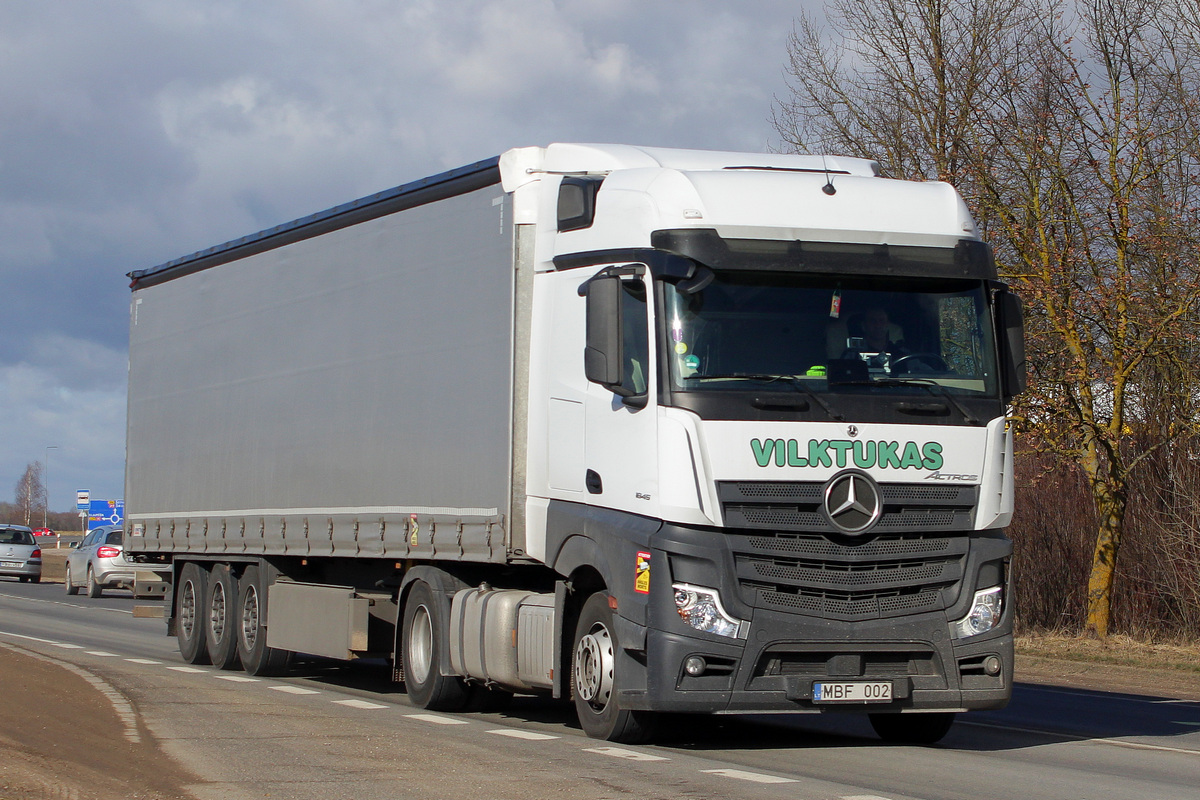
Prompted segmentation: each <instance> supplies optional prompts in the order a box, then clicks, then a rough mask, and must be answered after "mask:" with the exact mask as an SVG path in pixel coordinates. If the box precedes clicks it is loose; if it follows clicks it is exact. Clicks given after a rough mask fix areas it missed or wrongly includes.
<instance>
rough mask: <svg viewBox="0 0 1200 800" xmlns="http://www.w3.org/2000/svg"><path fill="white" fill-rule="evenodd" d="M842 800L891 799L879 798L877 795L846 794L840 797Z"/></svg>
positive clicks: (886, 798)
mask: <svg viewBox="0 0 1200 800" xmlns="http://www.w3.org/2000/svg"><path fill="white" fill-rule="evenodd" d="M842 800H891V798H888V797H880V796H879V795H877V794H847V795H842Z"/></svg>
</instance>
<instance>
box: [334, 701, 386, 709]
mask: <svg viewBox="0 0 1200 800" xmlns="http://www.w3.org/2000/svg"><path fill="white" fill-rule="evenodd" d="M330 702H333V703H337V704H338V705H339V706H349V707H350V708H365V709H373V708H388V706H385V705H380V704H379V703H368V702H367V701H366V700H332V701H330Z"/></svg>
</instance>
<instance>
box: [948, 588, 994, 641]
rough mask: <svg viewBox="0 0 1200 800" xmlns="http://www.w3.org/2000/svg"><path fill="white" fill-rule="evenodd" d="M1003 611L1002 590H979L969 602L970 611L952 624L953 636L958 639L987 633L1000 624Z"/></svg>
mask: <svg viewBox="0 0 1200 800" xmlns="http://www.w3.org/2000/svg"><path fill="white" fill-rule="evenodd" d="M1003 610H1004V588H1003V587H1000V586H995V587H993V588H991V589H981V590H980V591H978V592H976V593H975V598H974V599H973V600H972V601H971V611H970V613H968V614H967V616H966V617H964V618H963V619H960V620H959V621H958V622H956V623H954V635H955V636H956V637H958V638H959V639H962V638H965V637H967V636H978V635H979V634H981V633H987V632H988V631H990V630H991V629H992V628H994V627H996V625H997V623H999V622H1000V614H1001V612H1002V611H1003Z"/></svg>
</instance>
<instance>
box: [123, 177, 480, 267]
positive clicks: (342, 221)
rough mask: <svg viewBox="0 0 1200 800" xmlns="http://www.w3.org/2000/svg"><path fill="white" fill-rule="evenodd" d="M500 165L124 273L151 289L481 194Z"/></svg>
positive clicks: (409, 186) (414, 185)
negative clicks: (450, 199) (374, 221)
mask: <svg viewBox="0 0 1200 800" xmlns="http://www.w3.org/2000/svg"><path fill="white" fill-rule="evenodd" d="M499 165H500V157H499V156H494V157H492V158H488V159H484V160H483V161H478V162H476V163H474V164H468V165H467V166H465V167H458V168H457V169H452V170H449V171H447V172H442V173H439V174H437V175H431V176H430V177H428V178H421V179H420V180H417V181H412V182H411V183H406V184H404V185H402V186H397V187H395V188H394V189H386V190H384V191H382V192H377V193H376V194H372V195H368V196H366V197H361V198H359V199H357V200H352V201H350V202H349V203H343V204H342V205H339V206H334V207H333V208H330V209H328V210H326V211H319V212H317V213H315V214H311V215H309V216H307V217H301V218H300V219H297V220H293V221H291V222H285V223H283V224H282V225H276V226H275V227H274V228H268V229H266V230H263V231H259V232H258V233H253V234H250V235H249V236H243V237H242V238H240V239H233V240H232V241H228V242H225V243H224V244H219V245H216V246H214V247H210V248H208V249H206V250H201V251H199V252H196V253H192V254H191V255H187V256H183V257H182V258H176V259H174V260H172V261H168V262H166V263H165V264H159V265H158V266H156V267H150V268H149V269H141V270H135V271H133V272H129V273H126V274H127V275H128V277H129V279H130V284H129V286H130V288H131V289H140V288H145V287H147V286H153V285H154V284H156V283H163V282H164V281H169V280H172V279H174V278H179V277H182V276H184V275H190V274H192V273H195V272H199V271H201V270H205V269H208V268H210V267H215V266H217V265H219V264H227V263H229V262H230V261H236V260H238V259H240V258H245V257H246V256H251V255H254V254H255V253H261V252H264V251H266V250H273V249H275V248H276V247H282V246H284V245H287V244H292V243H293V242H299V241H303V240H304V239H311V238H312V237H314V236H320V235H321V234H323V233H328V232H329V231H334V230H338V229H339V228H346V227H349V226H351V225H356V224H358V223H360V222H365V221H367V220H370V219H376V218H377V217H382V216H386V215H387V214H393V213H395V212H397V211H403V210H404V209H406V208H413V207H415V206H419V205H424V204H425V203H431V202H434V201H437V200H441V199H443V198H445V197H453V196H454V195H458V194H464V193H466V192H471V191H474V190H476V189H482V188H483V187H485V186H491V185H494V184H497V183H499V182H500V166H499Z"/></svg>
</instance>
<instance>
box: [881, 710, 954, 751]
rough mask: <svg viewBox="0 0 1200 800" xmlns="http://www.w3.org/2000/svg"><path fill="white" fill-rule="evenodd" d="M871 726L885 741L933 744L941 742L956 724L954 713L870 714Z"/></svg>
mask: <svg viewBox="0 0 1200 800" xmlns="http://www.w3.org/2000/svg"><path fill="white" fill-rule="evenodd" d="M867 716H869V717H870V718H871V727H872V728H874V729H875V733H877V734H879V738H880V739H883V740H884V741H885V742H896V743H897V744H933V743H935V742H940V741H941V740H942V737H943V736H945V735H946V734H947V733H949V732H950V726H951V725H953V724H954V714H952V713H935V714H868V715H867Z"/></svg>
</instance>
